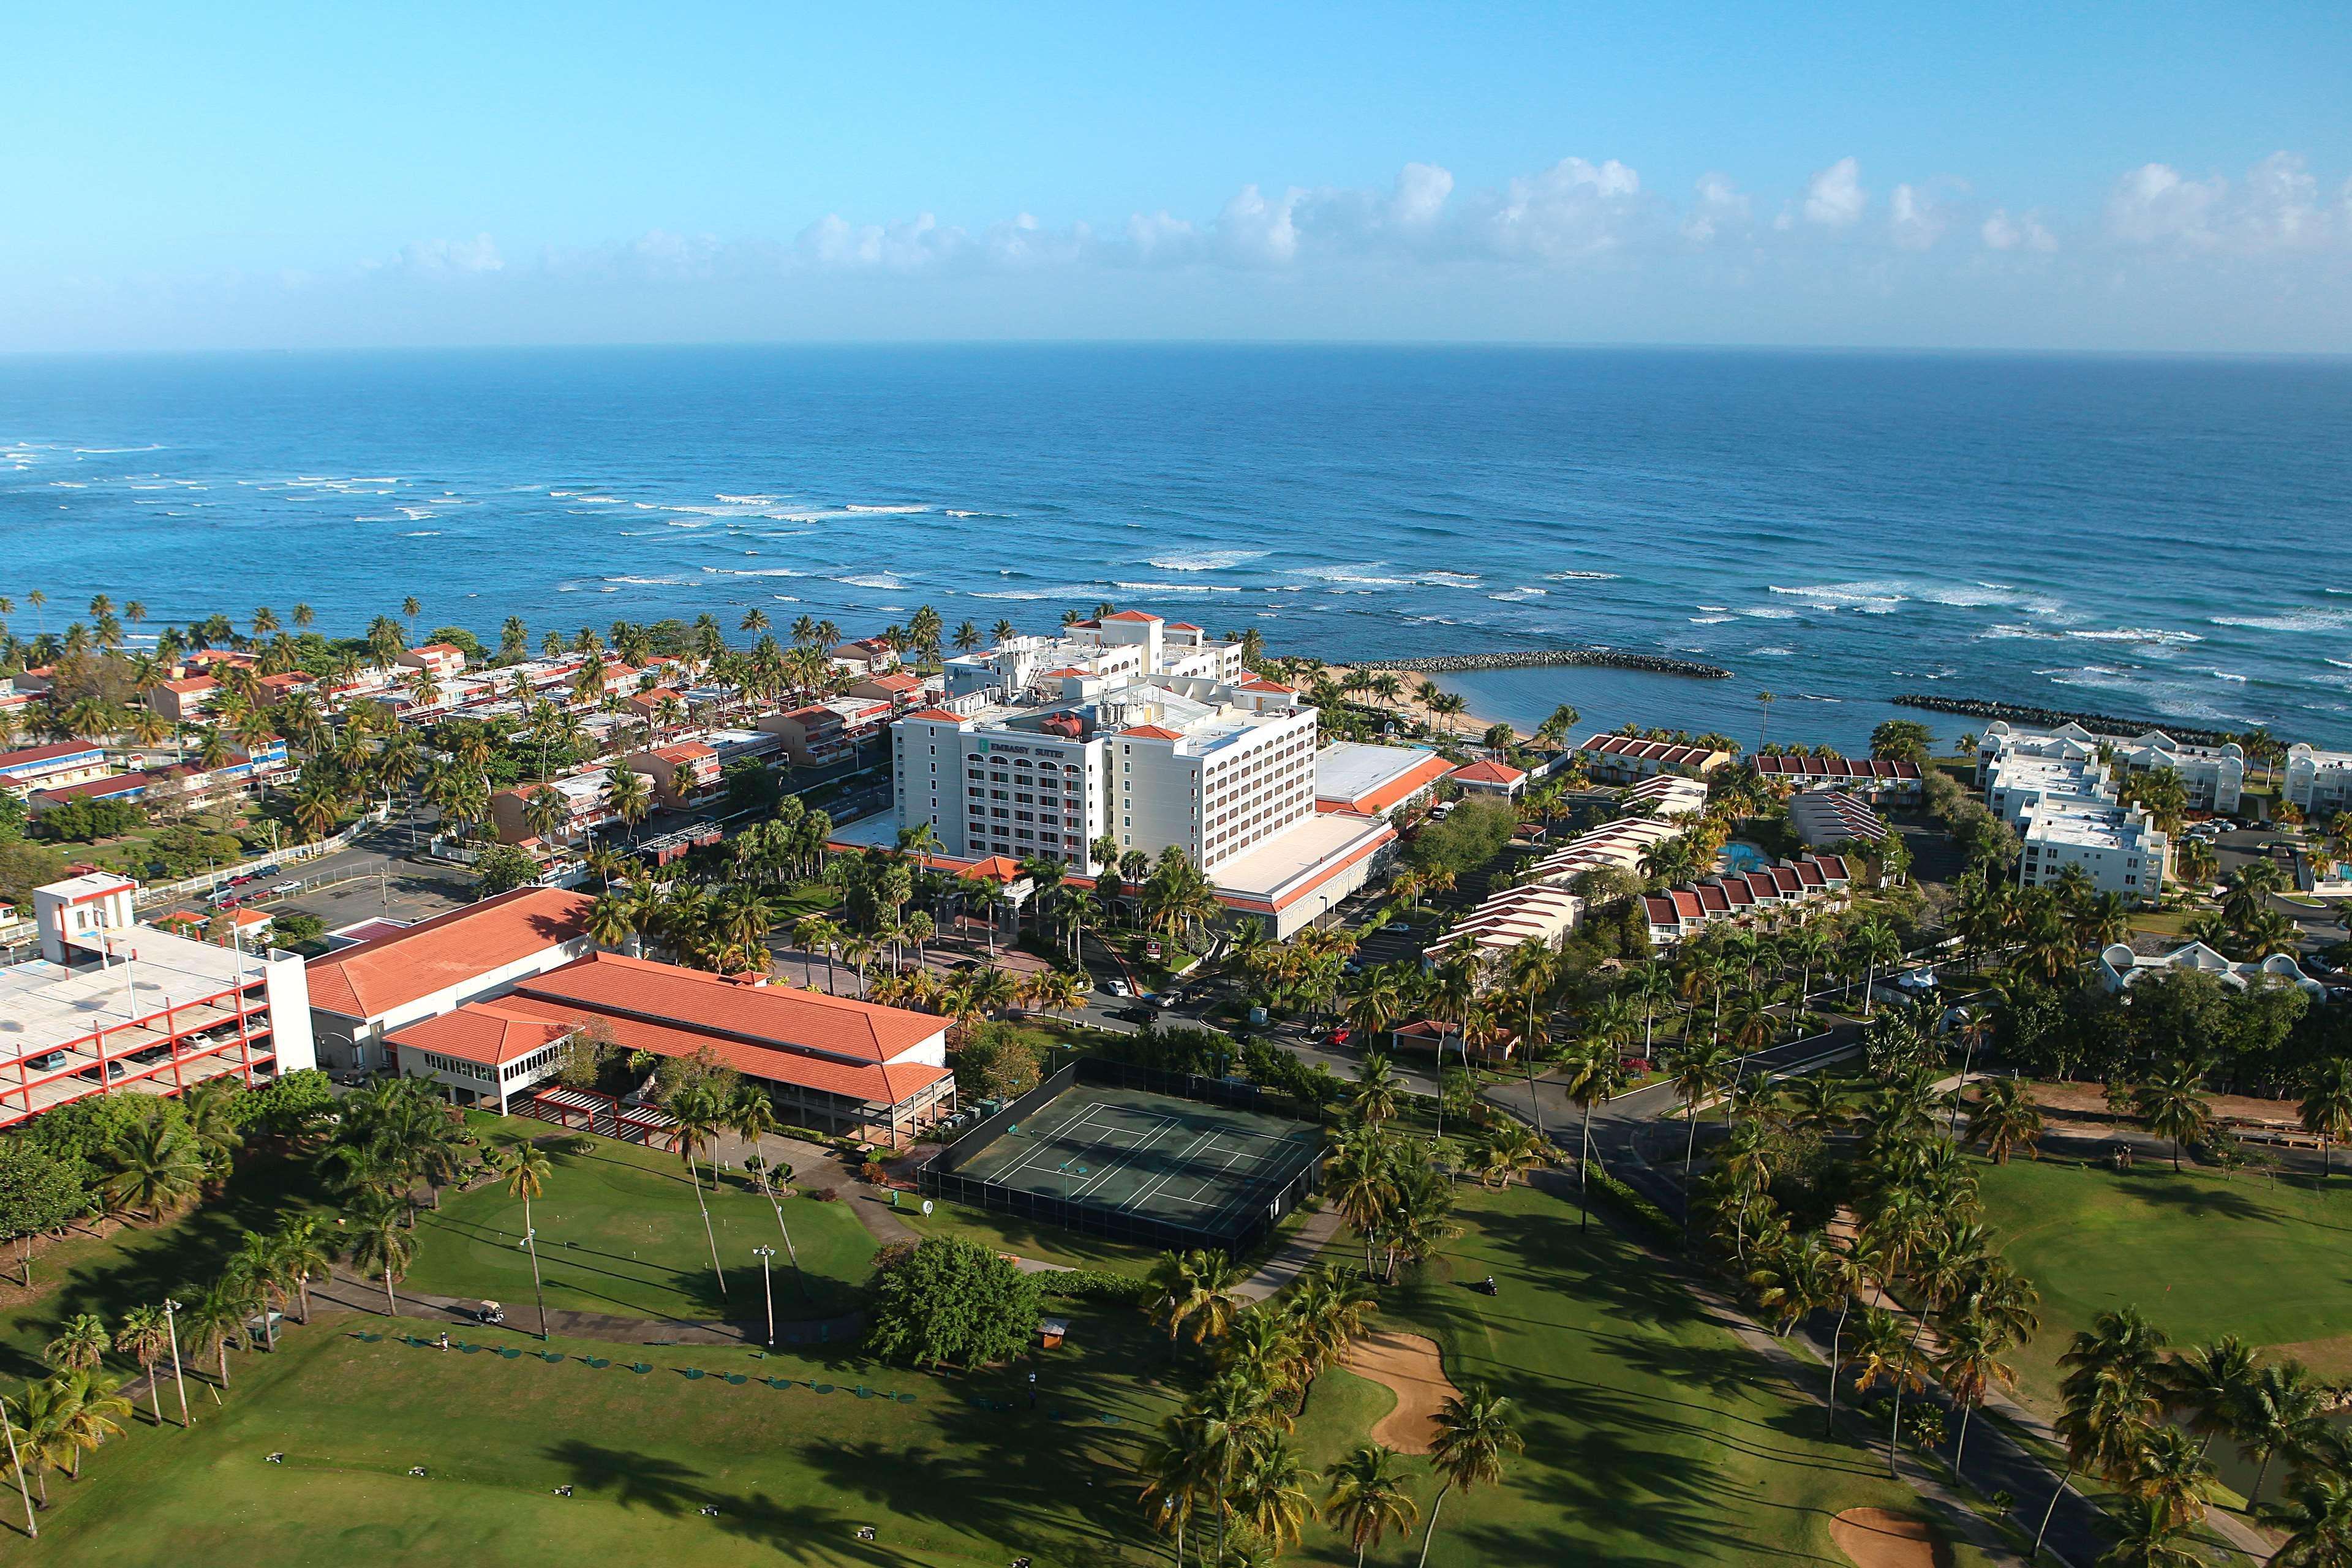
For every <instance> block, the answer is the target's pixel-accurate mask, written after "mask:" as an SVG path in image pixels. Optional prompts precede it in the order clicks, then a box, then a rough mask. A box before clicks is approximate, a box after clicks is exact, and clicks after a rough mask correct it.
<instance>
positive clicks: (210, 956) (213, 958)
mask: <svg viewBox="0 0 2352 1568" xmlns="http://www.w3.org/2000/svg"><path fill="white" fill-rule="evenodd" d="M99 935H100V933H98V932H92V933H90V934H89V936H88V937H83V938H79V939H77V941H78V942H83V943H86V942H89V941H91V940H92V939H94V938H96V937H97V936H99ZM103 935H104V937H105V939H106V941H107V942H108V943H109V945H110V947H111V949H112V952H113V954H114V956H113V958H112V959H111V960H110V961H109V962H108V963H106V964H105V966H104V967H100V963H99V955H98V952H97V950H96V949H94V948H86V947H82V946H79V945H78V946H77V947H76V949H75V951H76V952H84V951H87V952H89V953H90V962H89V963H75V964H73V965H72V966H70V967H60V966H59V965H58V964H54V963H49V962H48V961H47V959H37V960H35V961H33V962H32V963H19V964H16V965H14V966H12V967H10V968H6V969H0V1060H6V1059H13V1058H16V1056H18V1055H20V1054H30V1055H35V1056H37V1055H40V1054H42V1053H44V1052H47V1051H52V1050H56V1049H58V1047H62V1046H65V1045H67V1044H69V1043H70V1042H72V1041H75V1040H79V1039H86V1038H88V1037H89V1036H90V1035H92V1034H93V1033H95V1032H96V1031H98V1030H99V1029H101V1028H106V1029H111V1028H115V1027H118V1026H122V1025H127V1024H131V1023H135V1022H136V1021H138V1020H139V1019H141V1018H151V1017H152V1016H155V1015H156V1014H158V1013H161V1012H163V1010H164V1009H165V1008H167V1007H182V1006H186V1005H191V1004H193V1003H195V1002H197V1001H199V1000H201V999H203V998H205V997H208V996H217V995H219V994H221V993H223V992H225V991H230V990H234V989H235V988H236V984H237V978H238V976H239V974H240V973H241V974H242V975H243V976H244V979H245V982H246V984H253V983H254V982H256V981H258V980H259V979H260V978H261V964H260V962H259V961H258V960H257V959H255V958H254V957H253V956H252V955H251V954H249V953H248V954H243V955H240V954H239V953H238V952H236V951H235V950H233V949H230V948H226V947H215V946H213V945H212V944H210V943H209V942H191V941H189V940H188V939H187V938H186V937H181V936H172V935H170V934H168V933H166V932H164V931H157V930H156V929H155V928H153V927H152V926H130V927H120V926H116V927H109V928H108V929H107V930H106V931H105V932H104V933H103ZM132 954H135V955H136V956H135V957H133V956H130V955H132Z"/></svg>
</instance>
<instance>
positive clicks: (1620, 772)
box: [1576, 735, 1731, 784]
mask: <svg viewBox="0 0 2352 1568" xmlns="http://www.w3.org/2000/svg"><path fill="white" fill-rule="evenodd" d="M1576 756H1577V760H1578V761H1579V762H1580V763H1583V764H1584V771H1585V772H1586V773H1589V774H1591V776H1592V777H1593V778H1595V779H1597V780H1600V781H1601V783H1603V784H1632V783H1633V782H1634V781H1635V780H1637V779H1645V778H1648V777H1649V776H1650V775H1651V774H1653V773H1686V774H1691V775H1694V776H1696V777H1700V778H1704V777H1706V775H1707V774H1708V773H1713V772H1714V771H1715V770H1716V769H1717V768H1719V767H1721V766H1723V764H1724V763H1727V762H1729V761H1731V753H1730V752H1721V751H1717V750H1716V749H1715V748H1714V747H1712V746H1686V745H1683V744H1681V743H1679V742H1674V741H1645V740H1643V739H1642V738H1641V737H1639V736H1637V735H1595V736H1593V737H1592V738H1591V740H1589V741H1587V742H1584V744H1582V745H1580V746H1579V747H1577V748H1576Z"/></svg>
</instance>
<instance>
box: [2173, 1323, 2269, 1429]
mask: <svg viewBox="0 0 2352 1568" xmlns="http://www.w3.org/2000/svg"><path fill="white" fill-rule="evenodd" d="M2253 1376H2254V1352H2252V1351H2250V1350H2248V1349H2247V1348H2246V1344H2245V1342H2244V1341H2243V1340H2241V1339H2240V1338H2238V1336H2237V1335H2235V1334H2223V1335H2221V1337H2220V1338H2218V1339H2216V1340H2214V1341H2212V1342H2210V1343H2208V1344H2203V1345H2200V1346H2199V1347H2198V1348H2197V1349H2195V1350H2193V1351H2189V1352H2184V1353H2182V1354H2180V1355H2177V1356H2174V1357H2173V1358H2172V1360H2171V1361H2169V1362H2168V1363H2166V1364H2165V1368H2164V1386H2165V1392H2166V1394H2167V1395H2168V1398H2169V1399H2170V1401H2171V1403H2172V1404H2173V1405H2176V1406H2178V1407H2179V1408H2180V1409H2182V1410H2183V1411H2184V1412H2185V1420H2186V1422H2187V1425H2188V1427H2189V1430H2190V1431H2191V1432H2194V1433H2196V1434H2197V1435H2198V1436H2200V1437H2201V1438H2203V1439H2204V1445H2203V1447H2200V1448H2199V1449H2198V1452H2199V1453H2200V1454H2202V1453H2203V1452H2205V1450H2206V1449H2208V1448H2210V1447H2212V1446H2213V1439H2214V1438H2216V1437H2219V1436H2224V1435H2226V1434H2229V1433H2231V1432H2234V1431H2236V1430H2237V1428H2238V1426H2239V1416H2240V1414H2241V1412H2242V1411H2243V1410H2244V1409H2245V1405H2246V1388H2247V1385H2248V1384H2251V1383H2252V1381H2253Z"/></svg>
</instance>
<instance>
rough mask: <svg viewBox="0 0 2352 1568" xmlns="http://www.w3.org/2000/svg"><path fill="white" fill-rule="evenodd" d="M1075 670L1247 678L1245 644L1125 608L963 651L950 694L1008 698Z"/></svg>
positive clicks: (950, 670)
mask: <svg viewBox="0 0 2352 1568" xmlns="http://www.w3.org/2000/svg"><path fill="white" fill-rule="evenodd" d="M1073 675H1076V676H1093V677H1096V678H1097V679H1103V680H1110V681H1117V680H1121V679H1140V678H1142V677H1144V676H1150V675H1174V676H1189V677H1193V678H1196V679H1203V680H1220V681H1230V682H1239V681H1242V680H1243V679H1244V671H1243V669H1242V646H1241V644H1239V643H1230V642H1216V641H1213V640H1212V639H1211V638H1210V637H1209V634H1208V633H1206V632H1204V631H1202V629H1201V628H1200V627H1198V626H1194V625H1192V623H1191V622H1190V621H1163V620H1161V619H1160V617H1159V616H1149V615H1146V614H1144V613H1143V612H1142V611H1140V610H1121V611H1119V612H1118V614H1116V615H1110V616H1104V617H1103V618H1102V619H1101V620H1099V621H1077V622H1074V623H1072V624H1071V625H1070V626H1067V627H1066V628H1065V629H1064V634H1063V635H1062V636H1060V637H1011V638H1008V639H1006V640H1005V641H1004V642H1003V643H1001V644H999V645H998V646H997V647H992V648H990V649H989V650H987V651H986V652H984V653H968V654H961V655H959V656H957V657H956V658H951V659H950V660H948V662H947V694H948V695H949V696H950V698H954V697H966V696H971V695H973V694H975V693H987V692H993V693H994V694H995V695H996V696H997V697H998V699H999V700H1003V699H1005V698H1008V697H1010V696H1011V695H1013V694H1014V693H1017V692H1020V691H1023V690H1025V689H1028V688H1029V687H1030V686H1031V685H1032V684H1033V683H1034V682H1036V681H1037V680H1039V679H1041V678H1043V679H1049V680H1051V679H1068V678H1069V677H1071V676H1073ZM1265 684H1271V683H1270V682H1269V683H1265Z"/></svg>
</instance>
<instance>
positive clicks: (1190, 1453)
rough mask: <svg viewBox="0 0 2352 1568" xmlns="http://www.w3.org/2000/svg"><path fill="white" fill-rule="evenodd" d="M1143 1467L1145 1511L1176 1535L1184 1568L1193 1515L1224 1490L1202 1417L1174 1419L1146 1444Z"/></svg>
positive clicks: (1179, 1563) (1164, 1422) (1155, 1524)
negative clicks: (1186, 1544) (1185, 1537)
mask: <svg viewBox="0 0 2352 1568" xmlns="http://www.w3.org/2000/svg"><path fill="white" fill-rule="evenodd" d="M1139 1474H1140V1475H1141V1476H1142V1478H1143V1505H1144V1509H1145V1511H1146V1512H1147V1513H1148V1514H1149V1515H1150V1519H1151V1522H1152V1525H1153V1527H1154V1528H1155V1529H1160V1530H1165V1531H1169V1532H1170V1533H1171V1534H1172V1535H1174V1536H1175V1537H1176V1568H1184V1532H1185V1531H1186V1529H1187V1528H1188V1527H1189V1526H1190V1525H1191V1524H1192V1516H1193V1515H1194V1514H1195V1513H1197V1512H1199V1511H1200V1510H1201V1508H1202V1505H1203V1504H1204V1503H1208V1502H1211V1501H1212V1500H1216V1499H1217V1498H1218V1497H1219V1496H1220V1493H1221V1486H1220V1481H1221V1478H1222V1472H1221V1469H1220V1466H1219V1460H1218V1455H1217V1452H1216V1449H1215V1447H1214V1445H1213V1442H1212V1441H1211V1438H1210V1428H1209V1427H1208V1426H1207V1425H1206V1424H1205V1423H1204V1422H1202V1420H1201V1419H1200V1417H1198V1416H1196V1415H1189V1414H1183V1413H1180V1414H1177V1415H1171V1416H1168V1417H1167V1418H1166V1419H1164V1420H1162V1421H1161V1422H1160V1432H1159V1435H1158V1436H1155V1437H1153V1438H1152V1439H1151V1441H1150V1443H1148V1444H1146V1445H1145V1447H1144V1451H1143V1458H1142V1460H1141V1462H1140V1464H1139Z"/></svg>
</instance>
